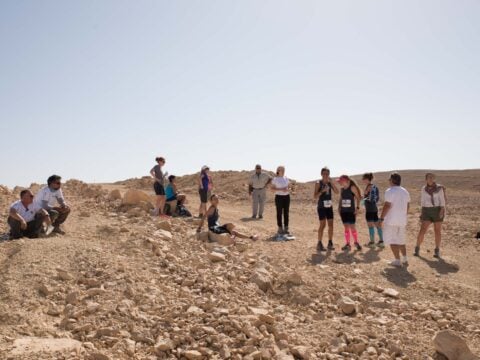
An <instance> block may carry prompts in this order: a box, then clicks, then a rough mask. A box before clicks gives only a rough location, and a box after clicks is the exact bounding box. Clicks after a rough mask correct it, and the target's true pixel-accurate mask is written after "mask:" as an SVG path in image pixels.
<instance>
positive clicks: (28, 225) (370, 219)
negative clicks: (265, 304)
mask: <svg viewBox="0 0 480 360" xmlns="http://www.w3.org/2000/svg"><path fill="white" fill-rule="evenodd" d="M155 161H156V163H157V164H156V165H155V166H154V167H153V168H152V169H151V171H150V174H151V176H152V177H153V179H154V185H153V188H154V191H155V194H156V196H157V198H156V206H155V210H154V212H155V214H156V215H158V216H161V217H168V216H171V215H179V212H181V211H182V209H183V211H187V210H185V209H184V208H183V205H184V204H185V202H186V199H187V198H186V195H185V194H182V193H180V192H179V191H178V189H177V185H176V177H175V176H174V175H170V176H168V173H166V172H163V166H164V165H165V163H166V160H165V158H163V157H157V158H156V159H155ZM209 172H210V168H209V167H208V166H206V165H205V166H203V167H202V168H201V171H200V174H199V176H198V193H199V196H200V207H199V216H198V217H199V218H200V219H201V221H200V225H199V227H198V229H197V230H198V231H201V229H202V227H203V224H204V223H207V224H208V229H209V231H212V232H213V233H215V234H223V233H228V234H230V235H231V236H232V237H239V238H250V239H253V240H256V239H257V238H258V236H257V235H247V234H243V233H240V232H238V231H236V230H235V225H234V224H233V223H227V224H224V225H220V223H219V217H220V216H219V209H218V205H219V197H218V196H217V195H215V194H213V193H212V190H213V181H212V177H211V175H210V173H209ZM166 179H167V180H168V184H166ZM373 180H374V177H373V174H372V173H365V174H364V175H363V177H362V181H363V183H364V185H365V189H364V191H363V195H362V191H361V189H360V187H359V185H358V184H357V183H356V182H355V181H354V180H353V179H352V178H351V177H349V176H348V175H342V176H340V177H339V178H338V179H337V180H336V181H333V180H332V179H331V178H330V170H329V169H328V168H326V167H325V168H323V169H322V170H321V179H320V180H318V181H317V182H316V183H315V189H314V194H313V196H314V198H315V200H316V201H317V213H318V218H319V221H320V225H319V228H318V238H317V251H319V252H323V251H329V250H334V249H335V247H334V243H333V233H334V226H333V224H334V222H333V219H334V211H333V195H334V194H336V195H338V196H339V201H338V212H339V215H340V218H341V220H342V223H343V227H344V237H345V242H344V245H343V246H342V250H343V251H349V250H351V248H352V239H353V246H354V247H355V248H356V249H357V250H361V249H362V245H360V242H359V239H358V238H359V236H358V232H357V228H356V222H357V216H358V215H359V212H360V210H361V208H362V206H363V207H364V208H365V219H366V223H367V225H368V232H369V234H368V235H369V241H368V243H367V244H366V245H367V246H369V247H375V246H378V247H381V248H383V247H384V246H385V244H387V245H390V247H391V250H392V252H393V255H394V257H395V259H394V260H393V261H392V265H394V266H402V265H403V264H406V263H407V262H408V258H407V253H406V225H407V220H408V210H409V207H410V194H409V193H408V191H407V190H406V189H405V188H403V187H402V186H401V181H402V178H401V176H400V174H398V173H392V174H391V176H390V178H389V181H390V187H389V188H388V189H387V190H386V191H385V198H384V204H383V208H382V211H381V215H380V216H379V207H378V204H379V202H380V191H379V189H378V187H377V185H375V184H374V182H373ZM425 181H426V183H425V185H424V186H423V187H422V190H421V206H422V211H421V227H420V230H419V233H418V237H417V242H416V246H415V251H414V255H415V256H420V248H421V245H422V243H423V241H424V238H425V234H426V232H427V230H428V228H429V227H430V225H432V224H433V227H434V233H435V250H434V256H435V257H437V258H439V257H440V245H441V231H442V223H443V219H444V217H445V205H446V195H445V188H444V187H443V186H442V185H439V184H437V183H436V182H435V175H434V174H432V173H427V174H426V175H425ZM337 184H338V186H337ZM294 186H295V183H294V182H292V181H290V180H289V179H288V177H287V176H286V175H285V167H284V166H279V167H278V168H277V170H276V174H275V175H274V176H271V175H270V174H269V173H267V172H264V171H263V170H262V166H261V165H256V166H255V172H254V173H253V174H252V175H251V177H250V179H249V184H248V192H249V195H250V196H251V198H252V219H257V218H258V219H260V220H261V219H263V214H264V210H265V202H266V199H267V190H268V189H270V190H271V191H272V192H273V193H274V197H275V198H274V199H275V207H276V218H277V226H278V229H277V235H286V236H284V237H281V236H278V237H274V239H282V240H285V239H293V237H291V236H289V235H291V234H290V229H289V222H290V216H289V213H290V201H291V199H290V193H291V192H292V191H293V190H294ZM208 201H210V206H209V207H208V209H207V203H208ZM187 212H188V211H187ZM69 213H70V207H69V206H68V205H67V204H66V202H65V198H64V196H63V193H62V189H61V177H60V176H58V175H52V176H50V177H49V178H48V179H47V185H46V186H45V187H43V188H42V189H41V190H40V191H39V192H38V193H37V194H36V195H35V196H34V195H33V194H32V192H31V191H30V190H22V191H21V193H20V200H17V201H15V202H14V203H13V204H12V205H11V207H10V211H9V216H8V224H9V226H10V238H12V239H18V238H20V237H23V236H26V237H30V238H36V237H39V236H40V235H41V234H42V233H44V234H47V235H49V234H51V233H59V234H63V233H64V232H63V230H62V229H61V228H60V225H61V224H63V223H64V222H65V220H66V219H67V217H68V215H69ZM180 215H181V214H180ZM327 227H328V232H327V235H328V242H327V244H326V246H325V245H324V242H323V236H324V232H325V228H327ZM376 234H377V235H378V241H377V242H376V243H375V237H376Z"/></svg>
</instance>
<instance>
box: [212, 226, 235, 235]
mask: <svg viewBox="0 0 480 360" xmlns="http://www.w3.org/2000/svg"><path fill="white" fill-rule="evenodd" d="M208 230H210V231H211V232H213V233H215V234H219V235H220V234H230V231H228V229H227V225H221V226H220V225H215V226H210V227H209V228H208Z"/></svg>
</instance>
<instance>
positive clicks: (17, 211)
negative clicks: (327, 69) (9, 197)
mask: <svg viewBox="0 0 480 360" xmlns="http://www.w3.org/2000/svg"><path fill="white" fill-rule="evenodd" d="M44 222H47V224H49V223H50V218H49V215H48V212H47V211H46V210H44V209H42V208H41V207H40V206H39V205H37V204H36V203H34V202H33V194H32V192H31V191H30V190H22V191H21V192H20V200H17V201H15V202H14V203H13V204H12V205H11V206H10V212H9V215H8V225H10V239H20V238H21V237H24V236H25V237H28V238H31V239H34V238H38V235H39V234H40V231H41V230H42V225H43V223H44Z"/></svg>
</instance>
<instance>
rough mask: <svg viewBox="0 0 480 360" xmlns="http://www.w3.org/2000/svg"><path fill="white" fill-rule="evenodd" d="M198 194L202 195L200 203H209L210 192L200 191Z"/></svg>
mask: <svg viewBox="0 0 480 360" xmlns="http://www.w3.org/2000/svg"><path fill="white" fill-rule="evenodd" d="M198 193H199V194H200V202H201V203H202V204H206V203H207V202H208V190H205V189H198Z"/></svg>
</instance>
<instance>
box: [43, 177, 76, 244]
mask: <svg viewBox="0 0 480 360" xmlns="http://www.w3.org/2000/svg"><path fill="white" fill-rule="evenodd" d="M61 180H62V178H61V177H60V176H58V175H52V176H50V177H49V178H48V179H47V186H45V187H43V188H42V189H41V190H40V191H39V192H38V194H37V195H36V196H35V203H36V204H37V205H38V206H40V207H41V208H42V209H45V210H46V211H48V213H49V214H50V218H51V220H52V225H53V232H54V233H57V234H62V235H63V234H65V232H64V231H62V230H61V229H60V225H61V224H63V223H64V222H65V220H67V217H68V215H69V214H70V208H69V207H68V206H67V204H66V202H65V198H64V197H63V192H62V189H61V186H62V183H61Z"/></svg>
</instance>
